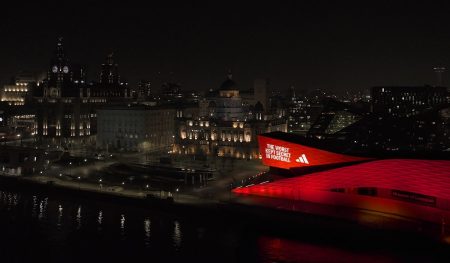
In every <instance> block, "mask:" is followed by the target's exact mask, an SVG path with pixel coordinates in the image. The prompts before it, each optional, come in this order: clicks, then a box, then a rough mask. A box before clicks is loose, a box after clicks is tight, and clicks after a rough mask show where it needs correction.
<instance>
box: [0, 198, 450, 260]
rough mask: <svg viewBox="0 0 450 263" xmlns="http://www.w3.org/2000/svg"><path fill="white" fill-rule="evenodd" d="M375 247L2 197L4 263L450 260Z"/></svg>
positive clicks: (428, 252)
mask: <svg viewBox="0 0 450 263" xmlns="http://www.w3.org/2000/svg"><path fill="white" fill-rule="evenodd" d="M288 236H289V237H288ZM371 242H372V241H371V240H366V242H358V244H353V243H351V242H350V243H348V242H347V243H345V244H341V242H340V240H339V238H337V239H336V238H335V239H332V240H329V239H327V240H326V241H322V238H320V237H318V236H315V235H314V234H311V233H308V234H306V233H305V234H303V233H294V234H293V235H292V233H291V235H284V234H283V235H281V234H277V233H276V232H270V231H267V232H266V231H264V230H261V228H255V229H253V228H252V227H251V226H249V225H248V224H242V225H240V224H239V223H238V224H236V223H227V222H226V220H217V218H211V219H209V218H198V217H189V216H184V217H177V216H174V215H169V214H164V213H162V212H160V211H152V210H150V209H144V208H139V207H133V206H126V205H121V204H113V203H107V202H95V201H92V200H85V199H76V198H69V197H61V196H55V195H52V196H47V195H39V194H32V193H29V192H23V193H21V192H17V191H9V190H1V191H0V262H398V261H403V262H411V261H416V262H433V261H441V260H442V261H443V262H449V261H447V260H448V257H446V258H444V257H443V255H442V248H440V249H439V250H437V249H436V251H435V250H434V248H433V246H431V247H428V246H427V247H421V245H417V246H414V245H411V244H409V243H408V245H406V246H402V245H401V244H399V245H398V246H397V245H396V244H395V243H394V244H386V245H383V244H376V245H374V244H373V243H371ZM413 244H414V242H413ZM439 253H441V254H439ZM446 259H447V260H446Z"/></svg>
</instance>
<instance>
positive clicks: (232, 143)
mask: <svg viewBox="0 0 450 263" xmlns="http://www.w3.org/2000/svg"><path fill="white" fill-rule="evenodd" d="M255 90H257V91H260V89H255ZM240 92H241V91H240V89H239V88H238V85H237V84H236V82H235V81H234V80H233V78H232V74H231V72H229V73H228V76H227V78H226V79H225V81H224V82H223V83H222V84H221V85H220V86H219V87H218V88H217V89H213V90H210V91H209V94H208V96H207V97H206V98H205V99H204V100H203V101H201V102H199V108H200V109H199V115H198V116H192V117H189V118H178V120H177V124H176V126H177V127H176V129H177V131H176V134H175V144H174V147H173V151H172V152H173V153H178V154H199V153H205V154H207V155H215V156H224V157H233V158H245V159H255V158H259V157H260V153H259V148H258V140H257V137H258V134H261V133H266V132H270V131H286V130H287V124H286V120H285V119H280V118H277V119H274V118H272V117H266V116H264V108H265V107H264V104H263V103H262V102H261V101H259V100H258V99H257V98H258V97H257V96H254V97H253V98H252V99H250V100H249V99H244V98H242V97H241V94H240ZM244 93H245V90H244ZM263 101H264V100H263Z"/></svg>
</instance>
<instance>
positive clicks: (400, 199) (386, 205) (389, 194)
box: [233, 159, 450, 223]
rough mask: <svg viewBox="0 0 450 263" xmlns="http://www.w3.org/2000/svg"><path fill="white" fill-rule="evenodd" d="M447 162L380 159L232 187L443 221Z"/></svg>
mask: <svg viewBox="0 0 450 263" xmlns="http://www.w3.org/2000/svg"><path fill="white" fill-rule="evenodd" d="M449 168H450V161H442V160H412V159H393V160H377V161H371V162H366V163H361V164H356V165H351V166H346V167H341V168H336V169H332V170H327V171H323V172H317V173H312V174H308V175H304V176H299V177H294V178H287V179H282V180H278V181H275V182H272V183H266V184H260V185H253V186H249V187H242V188H236V189H234V190H233V191H234V192H235V193H238V194H248V195H257V196H264V197H272V198H279V199H287V200H299V201H300V200H301V201H309V202H315V203H322V204H331V205H344V206H350V207H356V208H363V209H370V210H375V211H380V212H385V213H393V214H399V215H403V216H408V217H414V218H421V219H424V220H427V221H433V222H439V223H441V221H442V220H444V219H443V218H444V214H445V217H446V218H447V219H445V220H446V221H448V220H449V219H450V218H448V216H449V214H448V213H449V211H450V191H449V189H450V169H449ZM436 211H437V212H436ZM444 211H445V213H444Z"/></svg>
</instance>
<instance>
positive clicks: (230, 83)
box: [220, 71, 238, 90]
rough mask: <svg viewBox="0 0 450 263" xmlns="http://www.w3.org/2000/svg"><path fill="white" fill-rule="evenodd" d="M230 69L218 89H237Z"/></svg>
mask: <svg viewBox="0 0 450 263" xmlns="http://www.w3.org/2000/svg"><path fill="white" fill-rule="evenodd" d="M232 78H233V75H232V74H231V71H230V72H228V76H227V79H226V80H225V81H224V82H223V83H222V85H220V90H237V89H238V88H237V84H236V82H234V81H233V79H232Z"/></svg>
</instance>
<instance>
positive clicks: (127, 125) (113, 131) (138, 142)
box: [97, 105, 177, 151]
mask: <svg viewBox="0 0 450 263" xmlns="http://www.w3.org/2000/svg"><path fill="white" fill-rule="evenodd" d="M176 112H177V110H176V109H175V108H174V107H167V106H145V105H126V106H113V107H105V108H102V109H99V110H97V122H98V124H97V125H98V126H97V148H100V149H104V150H113V149H114V150H121V149H122V150H127V151H131V150H144V151H149V150H162V149H169V148H170V147H171V146H172V144H173V140H174V131H175V115H176Z"/></svg>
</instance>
